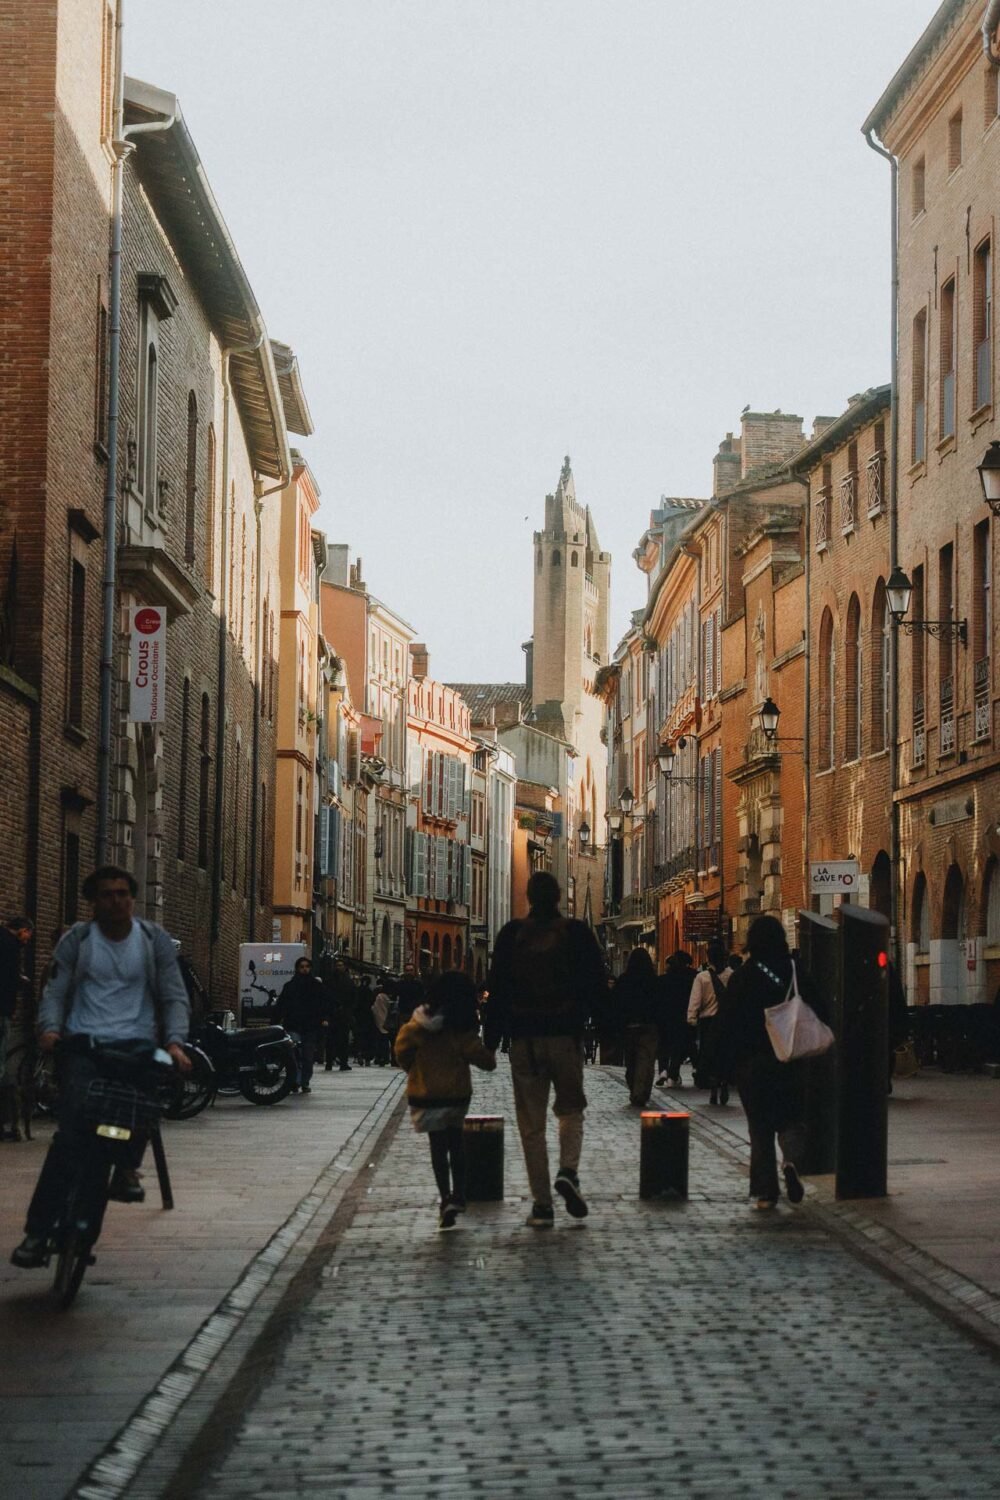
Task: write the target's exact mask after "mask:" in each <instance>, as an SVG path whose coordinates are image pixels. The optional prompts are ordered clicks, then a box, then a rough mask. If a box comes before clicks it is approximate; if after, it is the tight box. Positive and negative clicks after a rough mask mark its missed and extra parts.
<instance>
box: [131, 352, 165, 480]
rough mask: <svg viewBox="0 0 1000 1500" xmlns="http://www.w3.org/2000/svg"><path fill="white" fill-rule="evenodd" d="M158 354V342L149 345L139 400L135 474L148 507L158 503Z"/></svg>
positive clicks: (144, 362)
mask: <svg viewBox="0 0 1000 1500" xmlns="http://www.w3.org/2000/svg"><path fill="white" fill-rule="evenodd" d="M159 380H160V377H159V357H158V355H157V352H156V345H155V343H152V342H149V343H147V345H146V352H145V357H144V361H143V374H142V387H141V396H140V402H139V448H138V456H137V464H136V474H137V477H138V481H139V489H140V492H141V493H142V494H143V495H144V496H145V498H146V505H147V507H148V508H149V509H155V507H156V467H157V465H156V418H157V406H158V403H159Z"/></svg>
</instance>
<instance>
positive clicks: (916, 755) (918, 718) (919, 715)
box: [913, 693, 927, 766]
mask: <svg viewBox="0 0 1000 1500" xmlns="http://www.w3.org/2000/svg"><path fill="white" fill-rule="evenodd" d="M926 763H927V731H926V729H925V728H924V695H923V693H914V695H913V764H914V766H922V765H926Z"/></svg>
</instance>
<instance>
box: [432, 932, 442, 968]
mask: <svg viewBox="0 0 1000 1500" xmlns="http://www.w3.org/2000/svg"><path fill="white" fill-rule="evenodd" d="M431 954H432V957H431V967H432V969H433V970H434V973H435V974H440V972H441V939H440V937H439V936H438V934H437V933H435V934H434V947H433V948H432V949H431Z"/></svg>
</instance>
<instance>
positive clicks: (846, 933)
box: [837, 904, 889, 1198]
mask: <svg viewBox="0 0 1000 1500" xmlns="http://www.w3.org/2000/svg"><path fill="white" fill-rule="evenodd" d="M888 950H889V924H888V922H887V921H886V919H885V917H884V916H882V915H881V913H880V912H876V911H869V910H867V908H865V907H862V906H854V905H853V904H851V905H847V906H841V908H840V1010H839V1023H840V1025H839V1031H838V1035H837V1049H838V1053H839V1057H838V1068H837V1095H838V1098H837V1197H838V1198H884V1197H885V1195H886V1191H887V1171H888V1110H887V1097H888V1081H889V1080H888V1067H889V993H888V973H889V970H888Z"/></svg>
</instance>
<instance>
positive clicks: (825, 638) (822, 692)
mask: <svg viewBox="0 0 1000 1500" xmlns="http://www.w3.org/2000/svg"><path fill="white" fill-rule="evenodd" d="M836 686H837V648H836V641H835V639H834V630H833V615H832V614H831V613H830V611H829V609H825V610H824V611H823V619H822V621H821V623H820V629H819V724H818V732H819V757H818V759H819V766H820V769H821V770H828V769H829V768H830V767H831V766H832V765H833V762H834V756H835V750H834V737H835V734H836Z"/></svg>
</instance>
